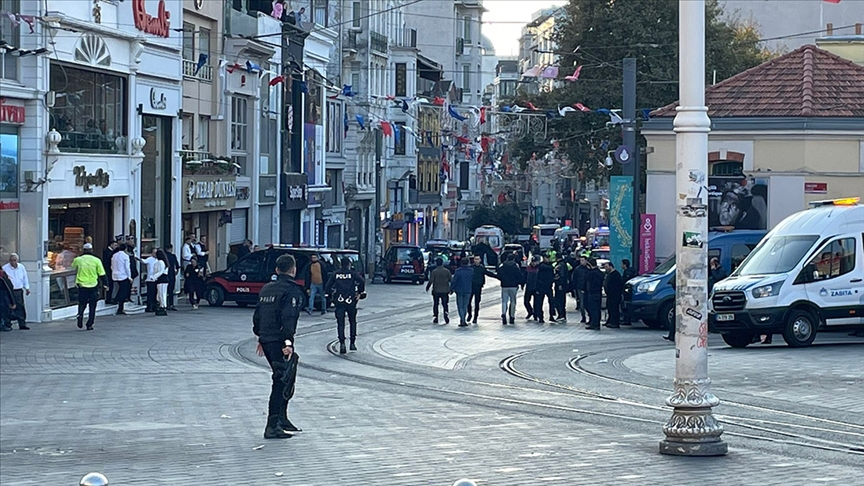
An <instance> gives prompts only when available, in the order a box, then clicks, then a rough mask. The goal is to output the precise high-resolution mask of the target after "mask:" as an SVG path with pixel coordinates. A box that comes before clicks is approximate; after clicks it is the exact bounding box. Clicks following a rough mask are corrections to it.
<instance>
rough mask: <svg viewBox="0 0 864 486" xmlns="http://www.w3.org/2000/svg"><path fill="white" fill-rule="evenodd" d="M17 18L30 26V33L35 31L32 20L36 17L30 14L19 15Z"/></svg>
mask: <svg viewBox="0 0 864 486" xmlns="http://www.w3.org/2000/svg"><path fill="white" fill-rule="evenodd" d="M18 20H20V21H22V22H24V23H25V24H27V27H30V33H31V34H33V33H35V31H34V30H33V22H34V21H35V20H36V17H34V16H32V15H19V16H18Z"/></svg>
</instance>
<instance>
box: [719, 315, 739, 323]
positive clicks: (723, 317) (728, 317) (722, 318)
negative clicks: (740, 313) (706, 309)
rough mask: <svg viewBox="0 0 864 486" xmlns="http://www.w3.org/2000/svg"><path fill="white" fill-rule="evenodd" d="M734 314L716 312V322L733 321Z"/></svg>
mask: <svg viewBox="0 0 864 486" xmlns="http://www.w3.org/2000/svg"><path fill="white" fill-rule="evenodd" d="M734 320H735V314H717V322H726V321H734Z"/></svg>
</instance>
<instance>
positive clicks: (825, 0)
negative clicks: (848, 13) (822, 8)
mask: <svg viewBox="0 0 864 486" xmlns="http://www.w3.org/2000/svg"><path fill="white" fill-rule="evenodd" d="M822 1H823V2H825V3H840V0H822Z"/></svg>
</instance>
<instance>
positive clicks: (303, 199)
mask: <svg viewBox="0 0 864 486" xmlns="http://www.w3.org/2000/svg"><path fill="white" fill-rule="evenodd" d="M306 181H307V179H306V174H282V197H281V198H280V199H281V201H280V202H281V207H282V209H284V210H294V209H305V208H306V206H307V203H308V198H309V190H308V185H307V184H306Z"/></svg>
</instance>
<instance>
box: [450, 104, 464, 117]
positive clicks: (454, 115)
mask: <svg viewBox="0 0 864 486" xmlns="http://www.w3.org/2000/svg"><path fill="white" fill-rule="evenodd" d="M447 113H449V114H450V116H452V117H453V118H455V119H457V120H459V121H465V120H466V118H465V117H464V116H462V115H460V114H459V113H457V112H456V110H454V109H453V106H452V105H447Z"/></svg>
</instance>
